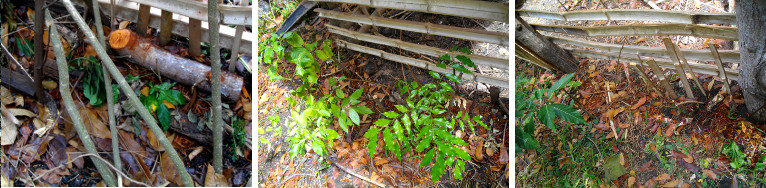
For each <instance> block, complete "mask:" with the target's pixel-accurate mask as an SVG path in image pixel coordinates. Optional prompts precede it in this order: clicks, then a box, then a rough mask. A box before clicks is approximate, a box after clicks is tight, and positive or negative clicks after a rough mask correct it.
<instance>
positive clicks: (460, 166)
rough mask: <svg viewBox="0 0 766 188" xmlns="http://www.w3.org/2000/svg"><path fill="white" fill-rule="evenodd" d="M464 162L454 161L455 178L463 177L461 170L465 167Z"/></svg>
mask: <svg viewBox="0 0 766 188" xmlns="http://www.w3.org/2000/svg"><path fill="white" fill-rule="evenodd" d="M464 166H465V162H463V161H461V160H458V161H457V163H455V170H454V173H453V174H454V176H455V179H458V180H461V179H463V170H464V169H465V167H464Z"/></svg>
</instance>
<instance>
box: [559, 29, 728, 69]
mask: <svg viewBox="0 0 766 188" xmlns="http://www.w3.org/2000/svg"><path fill="white" fill-rule="evenodd" d="M544 36H546V37H547V38H549V39H551V41H553V42H554V43H557V44H569V45H573V46H579V47H588V48H595V49H599V50H602V51H606V52H619V51H620V49H622V53H638V54H639V55H641V56H650V57H655V58H657V57H659V58H670V57H669V56H668V54H667V51H666V49H665V48H659V47H647V46H636V45H624V46H623V45H618V44H608V43H600V42H591V41H586V40H580V39H573V38H567V37H561V36H554V35H544ZM681 53H683V54H684V55H685V56H686V58H687V59H689V60H695V61H715V57H713V56H712V55H711V54H710V52H709V51H707V50H691V49H681ZM720 58H721V60H723V61H724V62H733V63H739V51H738V50H722V51H720Z"/></svg>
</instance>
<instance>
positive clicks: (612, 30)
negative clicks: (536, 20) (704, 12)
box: [529, 23, 738, 41]
mask: <svg viewBox="0 0 766 188" xmlns="http://www.w3.org/2000/svg"><path fill="white" fill-rule="evenodd" d="M529 25H532V26H533V27H534V28H535V29H536V30H541V31H550V32H556V33H565V34H573V35H581V36H591V37H597V36H644V35H646V36H658V35H684V36H695V37H705V38H719V39H726V40H735V41H736V40H738V35H737V28H733V27H722V26H707V25H696V24H678V23H656V24H631V25H614V26H561V25H545V24H529Z"/></svg>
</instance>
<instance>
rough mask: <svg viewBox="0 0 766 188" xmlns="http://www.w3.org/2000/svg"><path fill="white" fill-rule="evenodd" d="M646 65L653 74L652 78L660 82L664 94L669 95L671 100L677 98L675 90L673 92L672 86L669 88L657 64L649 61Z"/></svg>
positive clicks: (667, 81)
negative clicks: (663, 88) (654, 77)
mask: <svg viewBox="0 0 766 188" xmlns="http://www.w3.org/2000/svg"><path fill="white" fill-rule="evenodd" d="M646 64H648V65H649V68H651V69H652V72H654V76H656V77H657V79H659V80H660V83H661V84H662V86H663V87H665V93H667V94H670V96H671V97H673V98H678V95H676V92H675V90H673V86H670V81H669V80H668V79H667V78H666V77H665V72H663V71H662V68H660V67H659V66H657V62H655V61H654V60H651V59H650V60H648V61H646Z"/></svg>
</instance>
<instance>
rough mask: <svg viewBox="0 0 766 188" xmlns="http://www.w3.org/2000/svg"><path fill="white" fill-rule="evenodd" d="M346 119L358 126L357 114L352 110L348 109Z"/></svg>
mask: <svg viewBox="0 0 766 188" xmlns="http://www.w3.org/2000/svg"><path fill="white" fill-rule="evenodd" d="M348 118H351V122H354V124H356V125H359V114H357V113H356V110H354V109H353V108H352V109H348Z"/></svg>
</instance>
